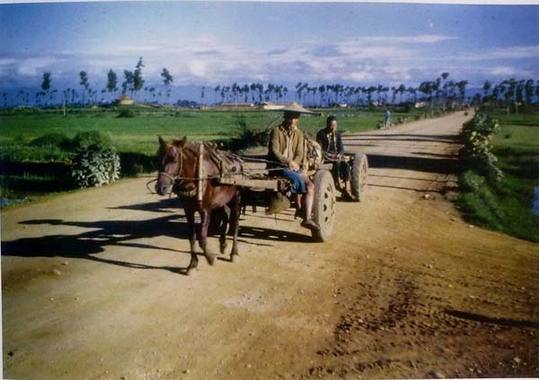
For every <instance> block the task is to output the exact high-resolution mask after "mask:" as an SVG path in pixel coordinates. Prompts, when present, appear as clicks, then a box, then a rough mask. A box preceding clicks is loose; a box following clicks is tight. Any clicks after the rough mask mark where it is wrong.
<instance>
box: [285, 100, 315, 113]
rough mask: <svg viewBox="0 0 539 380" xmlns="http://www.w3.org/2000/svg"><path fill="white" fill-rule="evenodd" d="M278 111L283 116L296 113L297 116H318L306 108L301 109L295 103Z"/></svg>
mask: <svg viewBox="0 0 539 380" xmlns="http://www.w3.org/2000/svg"><path fill="white" fill-rule="evenodd" d="M279 111H283V112H284V113H285V114H287V113H292V114H293V113H297V114H307V115H320V114H319V113H318V112H313V111H310V110H308V109H307V108H303V107H302V106H301V105H299V104H298V103H296V102H293V103H290V104H288V105H286V106H284V107H283V108H281V109H280V110H279Z"/></svg>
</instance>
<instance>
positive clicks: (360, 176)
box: [350, 153, 369, 202]
mask: <svg viewBox="0 0 539 380" xmlns="http://www.w3.org/2000/svg"><path fill="white" fill-rule="evenodd" d="M368 171H369V162H368V160H367V155H366V154H363V153H356V154H355V155H354V159H353V162H352V173H351V174H352V176H351V180H350V185H351V190H352V195H353V196H354V197H355V198H356V200H357V201H358V202H359V201H362V200H363V198H364V196H365V190H367V175H368Z"/></svg>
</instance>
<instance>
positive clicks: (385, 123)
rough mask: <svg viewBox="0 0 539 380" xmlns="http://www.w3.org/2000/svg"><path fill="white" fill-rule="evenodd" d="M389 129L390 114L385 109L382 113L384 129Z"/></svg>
mask: <svg viewBox="0 0 539 380" xmlns="http://www.w3.org/2000/svg"><path fill="white" fill-rule="evenodd" d="M389 127H391V112H390V111H389V110H387V109H386V112H384V128H389Z"/></svg>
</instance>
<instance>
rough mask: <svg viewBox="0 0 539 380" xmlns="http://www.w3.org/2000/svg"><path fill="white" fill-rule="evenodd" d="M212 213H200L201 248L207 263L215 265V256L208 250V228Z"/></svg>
mask: <svg viewBox="0 0 539 380" xmlns="http://www.w3.org/2000/svg"><path fill="white" fill-rule="evenodd" d="M210 217H211V212H210V211H209V210H202V211H201V212H200V237H199V244H200V248H202V251H203V252H204V256H205V257H206V261H207V262H208V264H210V265H213V264H214V263H215V255H213V254H211V253H210V252H209V250H208V227H209V226H210Z"/></svg>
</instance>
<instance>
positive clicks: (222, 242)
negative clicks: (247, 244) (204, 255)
mask: <svg viewBox="0 0 539 380" xmlns="http://www.w3.org/2000/svg"><path fill="white" fill-rule="evenodd" d="M222 214H223V218H222V220H221V224H220V226H219V250H220V252H221V253H225V250H226V230H227V228H228V224H229V221H230V207H228V206H227V205H225V206H223V210H222Z"/></svg>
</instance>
